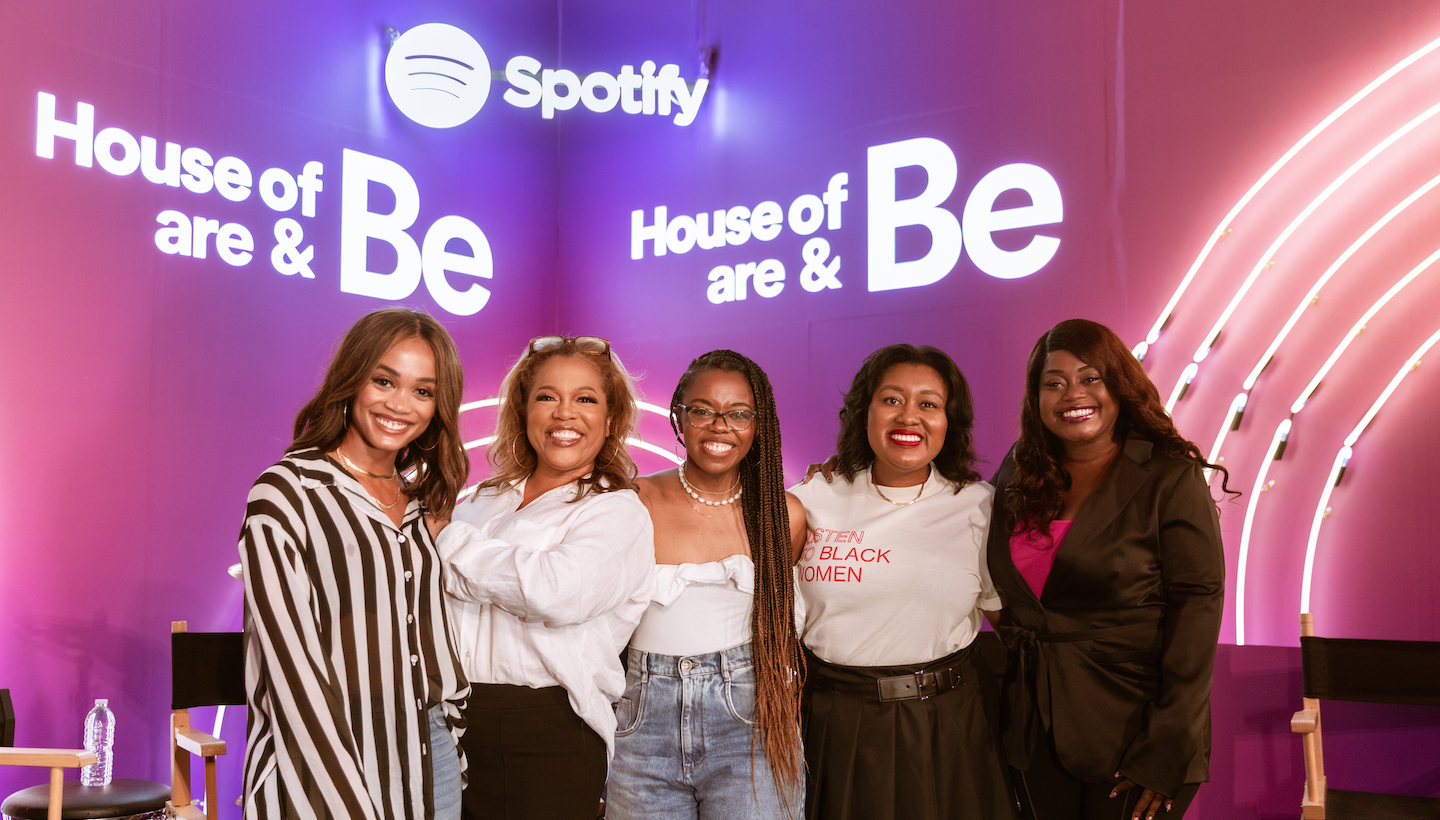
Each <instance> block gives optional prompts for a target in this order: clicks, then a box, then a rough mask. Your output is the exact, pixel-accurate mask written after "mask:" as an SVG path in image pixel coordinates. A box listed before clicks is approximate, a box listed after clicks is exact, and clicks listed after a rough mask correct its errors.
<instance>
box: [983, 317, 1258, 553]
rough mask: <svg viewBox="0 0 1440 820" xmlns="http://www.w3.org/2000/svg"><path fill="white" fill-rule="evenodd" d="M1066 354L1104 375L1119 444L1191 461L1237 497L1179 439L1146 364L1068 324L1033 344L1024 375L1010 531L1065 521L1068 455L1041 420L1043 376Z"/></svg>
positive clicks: (1113, 342) (1080, 324)
mask: <svg viewBox="0 0 1440 820" xmlns="http://www.w3.org/2000/svg"><path fill="white" fill-rule="evenodd" d="M1060 350H1065V351H1068V352H1070V353H1071V354H1072V355H1074V356H1075V358H1077V359H1079V360H1080V361H1082V362H1084V363H1085V364H1087V365H1090V366H1091V367H1093V368H1095V369H1096V370H1098V371H1100V378H1101V380H1102V381H1104V383H1105V389H1106V390H1107V391H1108V392H1109V393H1110V395H1111V396H1113V397H1114V398H1115V403H1116V405H1117V406H1118V407H1119V411H1120V412H1119V417H1118V418H1117V419H1116V421H1115V430H1114V434H1113V435H1114V439H1115V441H1117V442H1123V441H1124V440H1125V439H1126V437H1127V436H1129V435H1131V434H1132V433H1134V434H1135V435H1136V436H1138V437H1140V438H1143V439H1146V440H1147V441H1150V442H1152V443H1153V444H1154V445H1155V450H1156V451H1157V452H1159V453H1162V454H1164V455H1167V456H1173V457H1180V458H1188V459H1190V460H1191V461H1194V462H1195V463H1196V464H1199V465H1201V466H1202V467H1204V468H1206V469H1210V470H1218V471H1219V472H1220V473H1221V474H1222V475H1223V476H1224V477H1223V478H1222V480H1221V489H1222V491H1223V492H1226V493H1233V494H1235V495H1239V493H1238V492H1237V491H1235V490H1231V489H1230V486H1229V482H1230V473H1229V472H1227V471H1226V470H1225V468H1224V467H1221V466H1219V465H1217V464H1211V463H1210V462H1208V461H1206V460H1205V456H1204V454H1203V453H1202V451H1201V450H1200V447H1199V446H1198V445H1197V444H1195V443H1194V442H1193V441H1190V440H1188V439H1186V438H1185V437H1183V436H1181V435H1180V433H1179V431H1178V430H1176V429H1175V423H1174V422H1173V421H1171V420H1170V414H1169V413H1167V412H1165V403H1164V402H1162V401H1161V400H1160V391H1159V390H1157V389H1156V388H1155V383H1154V382H1152V381H1150V377H1149V376H1148V375H1146V373H1145V369H1144V368H1143V367H1141V366H1140V361H1139V360H1138V359H1136V358H1135V356H1134V355H1133V354H1131V352H1130V349H1129V348H1127V347H1126V346H1125V343H1124V342H1122V341H1120V337H1119V336H1116V335H1115V332H1114V331H1112V330H1111V329H1110V328H1108V327H1106V326H1104V325H1102V324H1099V323H1098V322H1091V321H1089V320H1087V319H1067V320H1066V321H1063V322H1061V323H1060V324H1058V325H1056V326H1055V327H1053V328H1051V329H1050V330H1049V331H1047V332H1046V333H1045V335H1043V336H1041V337H1040V339H1039V341H1037V342H1035V348H1034V349H1033V350H1031V351H1030V363H1029V364H1028V365H1026V367H1025V400H1024V402H1023V403H1022V404H1021V406H1020V439H1019V440H1018V441H1016V442H1015V474H1014V477H1013V478H1011V480H1010V485H1009V487H1008V490H1007V493H1006V496H1005V508H1006V510H1007V511H1008V512H1009V513H1010V515H1011V516H1012V521H1013V522H1014V523H1013V525H1012V529H1020V530H1023V531H1036V532H1046V531H1048V530H1049V528H1050V523H1051V522H1053V521H1054V520H1055V518H1056V517H1057V516H1059V515H1060V510H1061V508H1062V506H1063V504H1062V496H1063V495H1064V493H1065V492H1066V491H1067V490H1069V489H1070V474H1069V473H1067V472H1065V469H1064V466H1063V465H1064V461H1065V448H1064V445H1063V443H1062V442H1061V441H1060V439H1059V438H1058V437H1057V436H1056V435H1055V434H1054V433H1052V432H1050V431H1049V430H1048V429H1047V428H1046V427H1045V424H1044V422H1043V421H1041V419H1040V376H1041V371H1042V370H1043V369H1044V367H1045V358H1046V357H1047V356H1049V355H1050V354H1051V353H1055V352H1056V351H1060Z"/></svg>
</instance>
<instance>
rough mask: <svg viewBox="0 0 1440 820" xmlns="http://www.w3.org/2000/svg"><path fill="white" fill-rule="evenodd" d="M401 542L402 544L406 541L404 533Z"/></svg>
mask: <svg viewBox="0 0 1440 820" xmlns="http://www.w3.org/2000/svg"><path fill="white" fill-rule="evenodd" d="M400 543H402V544H403V543H405V536H403V535H402V536H400Z"/></svg>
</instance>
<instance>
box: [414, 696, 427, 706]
mask: <svg viewBox="0 0 1440 820" xmlns="http://www.w3.org/2000/svg"><path fill="white" fill-rule="evenodd" d="M415 708H416V709H424V708H425V701H423V700H421V699H419V698H416V699H415Z"/></svg>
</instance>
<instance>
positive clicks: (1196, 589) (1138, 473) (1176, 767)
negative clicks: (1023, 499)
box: [986, 436, 1225, 797]
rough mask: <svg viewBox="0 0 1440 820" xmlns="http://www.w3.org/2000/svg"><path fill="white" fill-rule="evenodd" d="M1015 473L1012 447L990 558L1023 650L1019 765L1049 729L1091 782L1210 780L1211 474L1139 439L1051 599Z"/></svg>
mask: <svg viewBox="0 0 1440 820" xmlns="http://www.w3.org/2000/svg"><path fill="white" fill-rule="evenodd" d="M1014 470H1015V462H1014V457H1013V451H1012V454H1011V455H1009V456H1006V458H1005V462H1004V463H1003V464H1002V465H1001V466H1000V471H999V472H998V473H997V474H996V476H995V478H994V480H993V483H994V485H995V490H996V492H995V513H994V517H993V518H992V520H991V529H990V537H989V542H988V545H987V550H986V552H987V556H988V557H987V560H988V562H989V567H990V577H991V579H992V580H993V581H994V583H995V586H996V588H997V589H998V590H999V591H1000V596H1001V599H1002V600H1003V602H1004V607H1005V609H1004V613H1005V614H1004V616H1003V620H1002V626H1001V628H1000V634H1001V637H1002V638H1004V639H1005V642H1006V644H1007V645H1008V646H1009V648H1010V650H1011V651H1010V664H1009V668H1008V669H1007V671H1006V686H1005V703H1004V711H1005V718H1004V720H1002V727H1003V732H1004V741H1005V749H1006V753H1007V756H1008V757H1009V762H1010V764H1011V765H1013V766H1015V767H1016V768H1018V769H1022V770H1023V769H1026V768H1028V767H1029V761H1030V752H1031V750H1032V749H1033V748H1034V744H1035V742H1037V740H1038V739H1039V738H1040V736H1041V734H1042V732H1048V733H1049V734H1050V735H1051V736H1052V737H1053V738H1054V742H1055V749H1056V752H1057V753H1058V755H1059V759H1060V763H1061V765H1063V766H1064V767H1065V770H1066V771H1067V772H1069V773H1070V774H1071V775H1072V776H1074V777H1077V778H1079V779H1081V780H1085V781H1091V782H1099V783H1110V782H1114V779H1115V778H1114V775H1115V772H1121V773H1122V774H1123V775H1124V776H1125V777H1127V778H1129V779H1130V780H1133V781H1134V782H1136V783H1138V784H1140V785H1141V786H1144V787H1146V788H1149V789H1154V790H1155V791H1158V792H1160V793H1161V794H1164V795H1166V796H1168V797H1174V796H1175V795H1176V793H1177V792H1178V791H1179V789H1180V786H1181V785H1182V784H1184V783H1198V782H1203V781H1206V780H1209V764H1210V682H1211V673H1212V671H1213V669H1214V665H1215V646H1216V644H1217V643H1218V641H1219V637H1220V615H1221V610H1222V607H1223V605H1224V596H1225V555H1224V552H1223V549H1222V548H1221V545H1220V519H1219V516H1218V515H1217V513H1216V509H1215V502H1214V500H1213V499H1212V498H1211V496H1210V488H1209V486H1208V485H1207V484H1206V482H1205V479H1204V476H1203V473H1202V471H1201V468H1200V466H1199V465H1197V464H1196V463H1195V462H1193V461H1191V460H1189V459H1186V458H1176V457H1171V456H1164V455H1160V454H1158V453H1155V452H1154V447H1153V445H1152V444H1151V442H1149V441H1145V440H1143V439H1140V438H1136V437H1133V436H1132V437H1131V438H1130V439H1129V440H1127V441H1126V442H1125V444H1124V447H1123V448H1122V452H1121V454H1120V455H1119V456H1117V457H1116V460H1115V463H1114V465H1113V466H1112V467H1111V468H1110V473H1109V475H1107V476H1106V478H1105V480H1104V481H1103V482H1102V483H1101V485H1100V488H1099V489H1098V490H1097V491H1096V492H1095V495H1093V496H1092V497H1091V498H1090V500H1089V501H1088V502H1086V504H1085V507H1084V508H1083V509H1082V510H1081V511H1080V514H1079V515H1078V516H1077V517H1076V519H1075V523H1074V524H1073V525H1071V529H1070V531H1069V533H1068V534H1067V535H1066V536H1065V539H1064V541H1062V542H1061V544H1060V546H1059V548H1058V552H1057V553H1056V555H1055V565H1054V567H1053V568H1052V569H1051V571H1050V575H1049V577H1048V578H1047V579H1046V581H1045V587H1044V589H1043V591H1042V594H1041V595H1040V597H1039V598H1037V597H1036V596H1035V593H1034V592H1033V591H1032V590H1031V589H1030V586H1029V584H1027V583H1026V582H1025V579H1024V578H1022V577H1021V576H1020V571H1019V570H1018V569H1016V568H1015V562H1014V561H1013V560H1012V559H1011V557H1010V535H1011V533H1012V532H1013V531H1014V518H1013V516H1011V515H1009V514H1008V512H1006V509H1005V498H1006V495H1007V492H1006V488H1007V485H1008V484H1009V482H1010V479H1011V476H1012V475H1013V473H1014Z"/></svg>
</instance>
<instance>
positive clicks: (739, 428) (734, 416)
mask: <svg viewBox="0 0 1440 820" xmlns="http://www.w3.org/2000/svg"><path fill="white" fill-rule="evenodd" d="M675 406H676V407H678V408H680V409H681V410H684V411H685V421H686V422H687V423H688V424H689V425H690V426H691V427H694V428H697V429H701V430H703V429H705V428H706V427H709V426H711V425H712V424H714V423H715V422H716V420H717V419H725V426H726V427H729V428H730V429H731V430H734V431H735V432H737V433H743V432H745V431H746V430H749V429H750V423H751V422H753V421H755V411H754V410H731V411H730V412H728V413H717V412H715V411H714V410H711V409H710V408H708V407H686V406H685V405H683V404H677V405H675Z"/></svg>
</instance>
